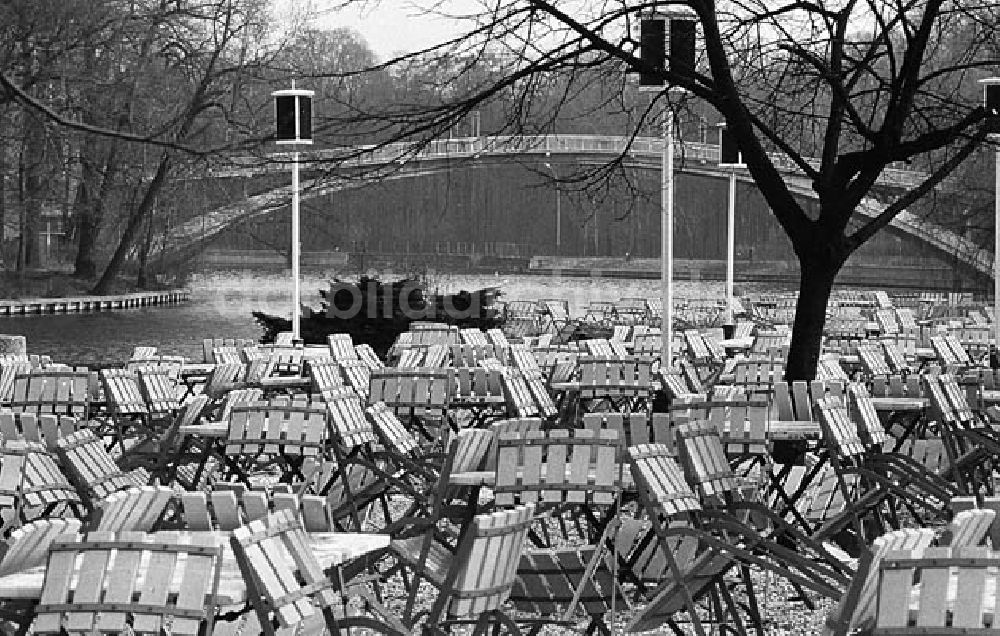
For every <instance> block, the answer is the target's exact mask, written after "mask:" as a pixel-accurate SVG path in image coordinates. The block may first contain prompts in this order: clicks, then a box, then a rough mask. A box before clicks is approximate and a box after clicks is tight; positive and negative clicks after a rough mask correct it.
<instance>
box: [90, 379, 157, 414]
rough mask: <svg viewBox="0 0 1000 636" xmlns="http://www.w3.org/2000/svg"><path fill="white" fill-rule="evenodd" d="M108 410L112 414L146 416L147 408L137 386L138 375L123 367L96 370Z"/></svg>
mask: <svg viewBox="0 0 1000 636" xmlns="http://www.w3.org/2000/svg"><path fill="white" fill-rule="evenodd" d="M98 375H99V376H100V378H101V386H103V387H104V398H105V401H106V402H107V405H108V411H109V412H110V413H111V414H112V415H114V416H125V417H128V416H147V415H149V409H148V408H147V407H146V400H145V398H144V397H143V395H142V389H141V388H139V376H138V374H136V373H135V372H132V371H127V370H125V369H101V370H100V371H99V372H98Z"/></svg>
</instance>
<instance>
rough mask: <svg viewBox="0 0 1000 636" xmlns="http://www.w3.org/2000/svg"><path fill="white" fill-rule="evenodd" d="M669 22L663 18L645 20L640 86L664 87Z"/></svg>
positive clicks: (641, 41)
mask: <svg viewBox="0 0 1000 636" xmlns="http://www.w3.org/2000/svg"><path fill="white" fill-rule="evenodd" d="M666 36H667V21H666V20H664V19H663V18H643V20H642V23H641V24H640V34H639V47H640V49H639V58H640V59H641V60H642V70H641V71H640V72H639V86H656V87H659V86H663V85H664V84H665V83H666V77H664V71H665V70H666V58H667V37H666Z"/></svg>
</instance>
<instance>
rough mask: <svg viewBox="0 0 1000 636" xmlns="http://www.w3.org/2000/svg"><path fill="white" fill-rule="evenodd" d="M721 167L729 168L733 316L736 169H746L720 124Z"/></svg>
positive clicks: (729, 301)
mask: <svg viewBox="0 0 1000 636" xmlns="http://www.w3.org/2000/svg"><path fill="white" fill-rule="evenodd" d="M719 167H720V168H729V205H728V208H729V209H728V214H727V218H726V311H727V312H728V315H729V316H730V317H732V315H733V295H734V294H733V287H734V285H733V279H734V275H733V270H734V262H735V259H736V169H737V168H746V165H745V164H744V163H743V153H742V152H740V149H739V147H738V146H737V145H736V139H734V138H733V136H732V135H730V134H728V133H727V132H726V124H725V122H723V123H721V124H719Z"/></svg>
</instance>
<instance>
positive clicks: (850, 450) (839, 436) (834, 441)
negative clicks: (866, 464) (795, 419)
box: [816, 398, 865, 458]
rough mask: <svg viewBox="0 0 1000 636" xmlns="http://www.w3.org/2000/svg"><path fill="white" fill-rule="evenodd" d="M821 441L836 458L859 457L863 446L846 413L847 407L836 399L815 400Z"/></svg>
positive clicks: (863, 450) (855, 425)
mask: <svg viewBox="0 0 1000 636" xmlns="http://www.w3.org/2000/svg"><path fill="white" fill-rule="evenodd" d="M816 407H817V408H818V409H819V423H820V426H821V427H822V429H823V441H824V442H825V443H826V445H827V448H829V449H830V452H831V453H833V454H835V455H836V456H837V457H838V458H847V457H860V456H862V455H864V454H865V445H864V443H863V442H862V441H861V436H860V434H859V433H858V426H857V424H855V423H854V421H853V420H852V419H851V416H850V414H849V413H848V412H847V406H846V405H845V404H844V402H843V401H842V400H840V399H838V398H821V399H819V400H816Z"/></svg>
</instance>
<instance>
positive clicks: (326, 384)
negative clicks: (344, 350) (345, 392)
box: [307, 348, 354, 400]
mask: <svg viewBox="0 0 1000 636" xmlns="http://www.w3.org/2000/svg"><path fill="white" fill-rule="evenodd" d="M351 351H354V349H353V348H352V349H351ZM307 368H308V370H309V377H310V378H311V380H312V393H313V394H314V395H318V396H321V397H322V398H323V399H324V400H325V399H326V397H327V396H328V395H329V394H331V393H334V392H336V391H339V390H340V389H342V388H343V387H344V379H343V376H341V373H340V365H339V364H338V363H337V362H336V361H334V359H333V358H316V359H312V360H309V362H308V363H307Z"/></svg>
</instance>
